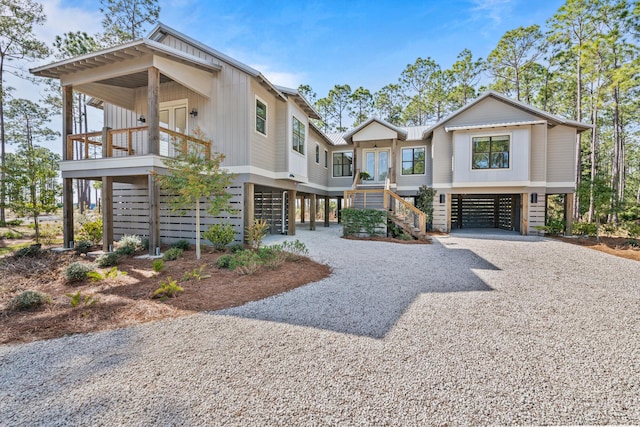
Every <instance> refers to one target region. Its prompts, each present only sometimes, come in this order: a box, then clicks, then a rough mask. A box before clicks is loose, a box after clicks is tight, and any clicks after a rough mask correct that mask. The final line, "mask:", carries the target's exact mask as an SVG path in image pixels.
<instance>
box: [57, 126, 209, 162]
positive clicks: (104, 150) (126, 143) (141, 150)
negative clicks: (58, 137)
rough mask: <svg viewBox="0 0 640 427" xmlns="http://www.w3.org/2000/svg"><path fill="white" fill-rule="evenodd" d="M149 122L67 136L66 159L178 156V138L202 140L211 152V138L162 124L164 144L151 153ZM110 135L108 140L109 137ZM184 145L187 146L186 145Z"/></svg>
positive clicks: (201, 142)
mask: <svg viewBox="0 0 640 427" xmlns="http://www.w3.org/2000/svg"><path fill="white" fill-rule="evenodd" d="M148 135H149V126H138V127H132V128H123V129H106V130H105V131H104V132H88V133H82V134H75V135H68V136H67V156H66V159H65V160H85V159H100V158H109V157H125V156H137V155H144V154H159V155H162V156H167V157H175V155H176V154H177V153H176V149H175V146H174V141H182V142H183V144H186V143H187V141H189V142H194V143H197V144H201V145H203V146H204V147H205V149H204V150H203V151H204V152H205V153H207V155H210V153H211V142H210V141H204V140H201V139H198V138H195V137H193V136H190V135H184V134H182V133H180V132H176V131H173V130H171V129H167V128H163V127H161V128H160V147H158V152H157V153H151V152H150V150H149V143H148ZM105 138H106V140H105ZM183 149H184V148H183Z"/></svg>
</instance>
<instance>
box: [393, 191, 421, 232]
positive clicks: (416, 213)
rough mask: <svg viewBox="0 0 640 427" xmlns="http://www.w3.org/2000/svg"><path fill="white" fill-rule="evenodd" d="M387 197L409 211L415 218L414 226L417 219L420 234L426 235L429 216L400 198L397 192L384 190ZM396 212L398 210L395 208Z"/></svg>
mask: <svg viewBox="0 0 640 427" xmlns="http://www.w3.org/2000/svg"><path fill="white" fill-rule="evenodd" d="M384 193H385V197H390V198H391V199H392V200H393V201H395V202H396V203H397V204H399V205H400V207H401V208H403V209H404V210H406V211H409V213H410V214H412V215H413V217H414V225H415V219H416V218H417V220H418V224H417V227H418V228H419V229H420V232H421V233H423V234H426V232H427V214H426V213H424V212H422V211H421V210H420V209H418V208H416V207H415V206H413V205H412V204H411V203H409V202H407V201H406V200H404V199H403V198H402V197H400V196H398V195H397V194H396V193H395V192H393V191H391V190H386V189H385V190H384ZM393 210H394V212H395V211H396V210H397V209H396V208H395V206H394V209H393Z"/></svg>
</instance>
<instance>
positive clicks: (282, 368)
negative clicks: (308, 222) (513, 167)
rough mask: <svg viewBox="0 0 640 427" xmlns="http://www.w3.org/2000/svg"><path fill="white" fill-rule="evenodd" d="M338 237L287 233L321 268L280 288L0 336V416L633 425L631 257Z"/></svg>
mask: <svg viewBox="0 0 640 427" xmlns="http://www.w3.org/2000/svg"><path fill="white" fill-rule="evenodd" d="M339 234H340V228H339V227H335V226H334V227H331V228H329V229H325V228H319V229H318V231H315V232H310V231H307V230H300V229H299V233H298V236H296V238H299V239H301V240H303V241H304V242H305V243H306V244H307V246H308V247H309V249H310V252H311V255H312V256H313V258H315V259H316V260H318V261H321V262H326V263H329V264H330V265H331V266H332V267H333V269H334V274H333V275H332V276H331V277H330V278H328V279H325V280H323V281H321V282H317V283H314V284H310V285H307V286H305V287H302V288H299V289H296V290H294V291H291V292H289V293H287V294H283V295H279V296H275V297H272V298H269V299H267V300H263V301H258V302H255V303H251V304H247V305H245V306H242V307H239V308H235V309H229V310H225V311H221V312H214V313H208V314H198V315H194V316H190V317H186V318H181V319H178V320H168V321H162V322H157V323H153V324H147V325H142V326H139V327H134V328H128V329H122V330H116V331H111V332H104V333H94V334H88V335H76V336H70V337H66V338H61V339H57V340H50V341H43V342H36V343H31V344H25V345H12V346H0V424H2V425H40V424H43V425H70V424H83V425H242V426H245V425H260V426H262V425H334V424H339V425H442V424H450V425H451V424H452V425H459V424H465V425H468V424H484V425H486V424H640V263H638V262H635V261H630V260H626V259H622V258H616V257H613V256H610V255H607V254H603V253H599V252H596V251H592V250H589V249H586V248H582V247H578V246H573V245H569V244H565V243H562V242H558V241H553V240H548V239H543V238H535V237H531V238H522V237H519V236H511V235H496V236H476V235H473V234H452V235H451V236H443V237H438V238H436V239H435V241H434V244H432V245H400V244H392V243H382V242H363V241H349V240H344V239H340V238H339ZM479 237H483V238H479ZM282 239H284V237H272V238H270V241H271V242H275V241H278V240H282ZM288 239H291V238H288Z"/></svg>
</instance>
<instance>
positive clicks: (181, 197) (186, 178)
mask: <svg viewBox="0 0 640 427" xmlns="http://www.w3.org/2000/svg"><path fill="white" fill-rule="evenodd" d="M193 136H194V138H195V139H196V140H197V141H194V140H193V139H192V138H186V137H185V138H176V139H175V140H174V141H173V144H174V147H175V150H176V153H177V154H176V156H175V157H173V158H165V159H164V164H165V166H166V167H167V168H168V169H169V173H168V174H167V175H160V174H156V175H155V176H156V179H157V181H158V183H159V184H160V187H161V188H163V189H164V190H166V191H167V192H168V193H169V195H170V197H168V198H167V199H168V202H169V206H171V210H172V211H174V212H179V213H180V214H181V215H184V214H186V213H187V210H189V209H191V208H195V213H196V258H197V259H200V202H201V201H204V203H205V206H206V211H207V213H208V214H209V215H212V216H216V215H218V214H220V212H222V211H227V212H229V211H232V209H231V204H230V203H229V201H230V200H231V194H230V193H229V192H227V187H229V185H231V182H232V180H233V175H230V174H228V173H227V172H226V171H225V170H224V169H222V168H221V167H220V165H221V164H222V161H223V160H224V155H223V154H221V153H215V152H214V153H212V152H211V141H210V140H209V139H207V138H206V137H205V136H204V134H203V133H202V132H201V131H200V129H196V130H195V131H194V134H193Z"/></svg>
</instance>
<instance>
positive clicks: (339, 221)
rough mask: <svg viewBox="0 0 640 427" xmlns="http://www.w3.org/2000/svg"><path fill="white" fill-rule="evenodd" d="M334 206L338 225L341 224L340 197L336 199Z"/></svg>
mask: <svg viewBox="0 0 640 427" xmlns="http://www.w3.org/2000/svg"><path fill="white" fill-rule="evenodd" d="M337 200H338V202H337V205H338V206H336V216H337V217H338V224H340V223H341V222H342V197H338V199H337Z"/></svg>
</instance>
